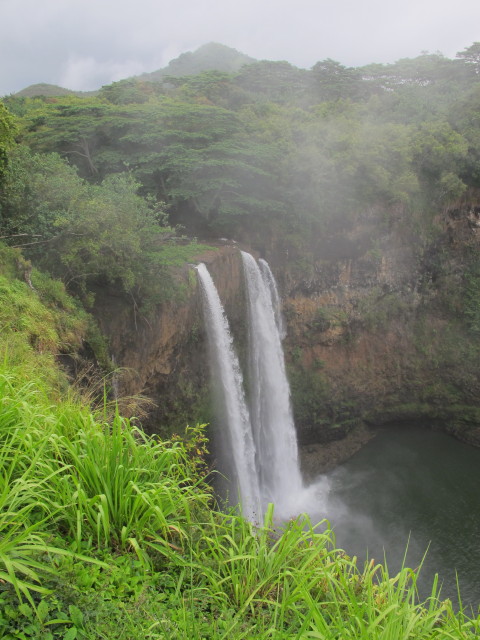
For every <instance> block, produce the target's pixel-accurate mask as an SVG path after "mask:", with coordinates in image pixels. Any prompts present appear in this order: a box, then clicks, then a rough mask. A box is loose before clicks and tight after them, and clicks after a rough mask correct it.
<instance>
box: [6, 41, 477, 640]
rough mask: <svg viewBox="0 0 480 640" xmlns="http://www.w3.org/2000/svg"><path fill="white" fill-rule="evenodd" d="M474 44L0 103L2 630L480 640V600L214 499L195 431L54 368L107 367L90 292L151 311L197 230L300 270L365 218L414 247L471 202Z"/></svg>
mask: <svg viewBox="0 0 480 640" xmlns="http://www.w3.org/2000/svg"><path fill="white" fill-rule="evenodd" d="M479 47H480V45H479V43H474V44H473V45H472V46H471V47H469V48H468V49H466V50H465V51H464V52H461V53H460V54H459V55H458V57H457V59H455V60H449V59H447V58H444V57H443V56H441V55H439V54H425V55H422V56H419V57H418V58H415V59H413V60H400V61H398V62H397V63H395V64H392V65H369V66H368V67H363V68H347V67H344V66H343V65H341V64H339V63H338V62H335V61H333V60H330V59H328V60H324V61H320V62H318V63H317V64H316V65H315V66H314V67H313V68H312V69H311V70H308V71H307V70H300V69H297V68H295V67H293V66H292V65H290V64H288V63H285V62H253V63H251V64H247V65H245V66H241V67H240V68H239V69H238V70H237V71H235V72H231V71H230V70H227V71H225V70H221V69H220V70H207V71H202V72H201V73H199V74H198V75H181V73H180V71H181V70H180V71H179V67H178V65H180V62H179V63H178V65H177V67H176V69H177V70H176V74H177V76H176V77H173V76H169V77H168V78H165V79H162V80H161V81H159V82H157V81H152V79H151V78H150V79H145V78H133V79H129V80H125V81H121V82H118V83H113V84H112V85H109V86H107V87H103V88H102V90H101V91H100V92H99V94H98V95H97V96H83V97H79V96H75V95H64V96H49V97H25V96H9V97H8V98H5V100H4V103H0V236H1V237H0V240H1V241H2V242H3V243H4V245H2V246H1V248H0V298H1V304H0V327H1V331H0V355H1V357H0V387H1V390H0V470H1V473H0V506H1V509H0V638H6V639H9V640H11V639H13V638H19V639H29V638H32V639H33V638H35V639H43V640H52V639H54V638H63V639H64V640H74V639H75V638H87V639H90V638H91V639H93V638H109V639H110V638H112V639H113V638H125V639H128V640H135V639H136V638H138V639H139V640H140V639H142V640H143V639H145V638H151V639H152V640H154V639H155V640H160V639H166V638H169V639H175V638H178V639H179V640H180V639H182V640H183V639H184V638H186V637H191V638H198V639H200V638H209V639H214V640H215V639H220V638H229V639H233V638H238V640H240V639H244V638H258V639H260V640H261V639H264V640H267V639H272V640H273V639H280V638H282V639H283V638H292V639H294V638H296V639H298V640H300V639H304V638H326V639H332V640H333V639H340V638H341V639H342V640H346V639H348V638H352V639H353V638H355V639H357V638H365V639H367V638H368V639H369V640H371V639H375V638H378V639H385V640H386V639H387V638H392V639H393V638H394V639H395V640H397V639H400V638H405V639H406V638H416V639H417V638H419V639H420V638H438V639H447V638H459V639H460V638H467V639H468V638H475V637H478V635H479V632H480V618H478V617H475V616H476V615H477V616H478V612H477V614H475V612H470V614H469V613H467V612H465V611H462V610H460V612H458V611H457V612H455V611H454V610H453V607H452V605H451V603H450V602H449V601H442V599H441V594H439V592H438V589H437V584H434V585H433V587H432V593H431V596H429V597H427V598H425V597H423V599H421V598H420V596H419V594H418V592H417V588H416V581H417V577H418V572H417V571H413V570H411V569H408V568H403V569H402V571H401V572H400V573H399V574H398V575H396V576H390V575H389V574H388V570H387V568H386V567H385V566H383V565H377V564H375V563H374V562H373V561H372V562H371V563H370V564H368V565H366V566H365V567H359V566H358V565H357V563H356V561H355V559H354V558H349V556H348V550H347V552H343V551H341V550H338V549H336V547H335V541H334V537H333V534H332V532H331V531H330V529H329V527H328V523H326V522H323V523H321V524H320V525H319V526H318V527H315V528H314V527H312V525H311V523H309V522H308V520H306V519H302V518H300V519H299V520H296V521H291V522H289V523H287V524H286V525H285V526H284V527H282V526H281V525H280V524H279V523H276V522H275V521H274V516H273V514H272V512H271V511H269V512H268V513H267V515H266V518H265V522H264V523H263V524H261V523H257V524H255V525H254V524H251V523H248V522H246V521H244V520H243V519H242V518H241V516H240V515H238V514H235V513H226V514H225V513H221V512H220V511H219V510H218V509H217V506H216V504H215V500H214V497H213V496H212V492H211V489H210V488H209V486H208V484H207V480H210V479H211V478H209V477H208V475H207V470H206V467H205V464H204V462H203V461H204V459H205V455H206V446H207V443H206V440H205V436H204V433H203V429H202V427H195V428H192V429H188V430H187V434H186V437H185V438H183V439H179V438H173V439H172V440H170V441H161V440H159V439H158V438H156V437H147V436H146V435H144V434H143V433H142V431H141V430H140V429H139V428H138V426H137V424H136V421H135V420H133V421H132V422H129V421H128V420H126V419H123V418H122V417H121V416H120V415H118V411H116V409H115V406H113V407H112V406H111V404H110V403H109V401H108V393H107V392H105V396H103V395H102V393H100V398H99V397H98V393H94V392H93V391H92V389H91V388H90V389H88V388H87V389H80V388H79V385H78V384H76V385H75V384H72V381H69V380H68V378H67V375H66V373H65V372H64V371H62V370H61V369H60V367H59V364H58V362H59V360H60V359H61V357H65V358H66V359H71V360H74V359H75V358H77V357H79V356H78V354H79V353H80V352H81V351H82V349H86V347H87V346H88V347H89V349H90V350H91V351H93V352H95V356H96V360H97V361H99V362H101V363H103V364H104V367H105V369H107V368H108V358H107V357H106V349H105V345H104V344H103V342H102V339H101V337H100V336H99V334H98V330H96V328H95V323H94V322H93V320H92V318H91V317H90V316H89V315H88V313H87V311H86V310H88V309H91V307H92V304H93V298H94V293H95V292H96V291H98V290H99V288H100V289H101V288H104V289H105V288H109V289H110V290H112V289H113V290H115V291H116V292H117V293H118V295H120V296H122V297H123V298H124V300H125V301H126V304H130V305H132V306H133V307H134V309H135V311H136V312H137V311H138V312H139V313H142V314H144V315H145V316H148V314H149V312H150V311H151V310H152V309H153V308H154V307H155V305H157V304H159V303H165V302H168V301H169V300H172V299H174V298H179V297H181V296H182V295H183V291H182V289H181V287H180V286H179V285H178V283H177V281H176V279H175V268H177V267H181V266H182V265H183V264H184V263H185V262H186V261H189V260H193V259H194V258H195V256H196V255H197V254H199V253H200V252H201V251H202V250H203V249H204V247H203V245H200V244H199V242H198V240H197V238H199V239H200V240H201V241H205V242H208V240H210V239H212V238H218V237H219V236H228V237H236V238H238V239H240V240H246V241H248V242H249V244H250V245H252V246H256V247H258V248H259V249H260V250H261V249H262V248H264V247H265V246H266V245H267V243H269V242H277V244H278V246H280V247H283V248H286V249H288V251H290V256H291V259H292V260H294V261H295V265H296V268H297V270H298V273H299V274H300V275H301V276H305V279H306V277H307V276H308V275H309V273H310V272H311V270H312V268H313V267H312V264H313V260H314V254H315V251H316V250H317V246H318V239H319V238H320V237H321V236H322V234H325V233H326V232H327V231H329V230H332V229H337V230H342V229H343V230H346V231H348V229H349V227H350V226H351V225H352V224H354V223H355V222H356V221H358V220H361V219H362V217H363V216H365V215H366V214H367V213H368V212H370V211H372V210H375V211H380V212H382V224H384V225H385V226H386V227H388V225H392V224H393V223H394V222H396V223H398V221H399V220H400V222H401V224H400V225H399V226H400V228H401V229H403V230H404V232H405V234H406V237H409V238H411V239H412V240H411V242H412V245H413V248H414V250H415V251H416V252H417V253H418V254H419V255H422V251H424V249H425V247H426V246H427V243H428V242H429V241H431V240H432V238H435V236H436V235H437V234H439V232H440V231H439V227H438V225H437V221H436V220H437V216H438V214H439V213H441V212H443V211H445V210H447V209H448V208H452V207H459V206H463V205H466V204H467V203H468V206H470V207H472V208H473V209H474V208H475V207H476V206H478V204H479V196H478V194H479V189H480V138H479V133H478V131H479V128H478V123H479V113H480V74H479V73H478V70H479V60H480V56H479V54H478V51H479ZM208 51H211V49H210V50H207V52H208ZM187 58H188V56H187ZM207 58H208V56H207ZM186 62H188V59H187V60H186ZM186 66H187V67H188V65H186ZM190 71H191V67H190ZM474 249H475V247H473V250H472V251H471V252H470V253H469V254H468V260H467V259H466V260H465V265H466V269H465V272H464V273H462V274H461V287H456V294H455V295H453V294H452V295H451V296H450V295H449V294H450V290H448V291H446V294H445V297H444V299H443V300H440V299H439V302H438V304H441V305H442V312H443V313H444V315H445V317H446V318H452V317H456V316H458V322H463V323H464V324H465V328H466V331H465V336H466V337H465V338H464V339H465V343H463V344H462V345H460V347H461V348H460V349H458V345H457V344H455V349H456V350H457V351H458V352H459V353H462V351H465V350H466V349H467V348H468V345H469V344H470V342H469V341H471V340H474V339H475V340H477V339H478V331H479V326H480V320H479V318H480V312H479V309H480V294H479V291H480V269H479V266H478V252H475V251H474ZM20 251H21V253H20ZM371 257H372V260H373V259H375V247H374V246H372V253H371ZM446 266H447V265H445V264H443V263H442V264H440V263H438V264H435V265H433V266H432V274H434V275H435V278H436V280H435V282H436V283H437V284H436V285H435V286H440V285H441V284H442V283H448V277H449V276H448V273H447V272H446ZM432 282H433V275H432ZM432 286H433V285H432ZM382 295H383V292H382ZM379 296H380V294H379ZM384 297H385V296H384ZM382 299H383V298H382ZM390 299H391V297H390V298H387V299H386V300H385V301H384V306H385V307H386V308H385V310H384V311H385V312H384V316H385V318H386V319H388V317H389V316H388V314H389V313H390V308H389V307H388V308H387V305H388V303H389V301H390ZM393 302H395V301H393ZM393 302H392V304H393ZM372 304H373V303H372ZM367 306H368V305H367ZM395 308H397V307H395ZM369 314H370V316H371V308H366V309H365V313H364V315H363V322H364V323H367V321H368V319H369ZM317 321H318V322H319V323H321V322H323V323H326V322H333V321H334V319H332V318H330V319H329V318H327V319H325V318H317ZM335 321H336V320H335ZM338 321H340V320H338ZM374 321H375V322H378V321H379V320H378V318H377V317H375V318H374V320H371V322H374ZM462 327H463V325H462ZM453 351H454V349H453V348H452V349H451V352H452V353H453ZM107 386H108V384H107ZM92 395H93V398H92Z"/></svg>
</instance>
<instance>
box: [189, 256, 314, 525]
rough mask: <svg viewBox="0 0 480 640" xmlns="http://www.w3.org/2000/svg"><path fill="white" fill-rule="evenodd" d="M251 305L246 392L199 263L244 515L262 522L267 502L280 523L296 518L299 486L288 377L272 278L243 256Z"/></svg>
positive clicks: (218, 390) (218, 304) (218, 386)
mask: <svg viewBox="0 0 480 640" xmlns="http://www.w3.org/2000/svg"><path fill="white" fill-rule="evenodd" d="M242 261H243V269H244V274H245V285H246V294H247V306H248V388H249V390H250V391H249V394H248V396H246V394H245V389H244V385H243V376H242V372H241V369H240V364H239V360H238V357H237V355H236V353H235V349H234V346H233V339H232V336H231V333H230V329H229V325H228V320H227V318H226V316H225V312H224V310H223V307H222V304H221V302H220V298H219V296H218V292H217V290H216V288H215V285H214V283H213V280H212V278H211V277H210V274H209V273H208V270H207V268H206V266H205V265H204V264H200V265H198V266H197V271H198V277H199V280H200V283H201V287H202V293H203V300H204V313H205V322H206V329H207V335H208V341H209V349H210V358H211V364H212V373H213V378H214V388H215V390H216V393H217V396H218V398H217V399H218V403H219V405H220V410H221V415H222V419H223V421H224V427H225V429H226V430H228V448H229V454H230V458H231V460H232V462H233V466H234V472H235V478H236V483H237V491H238V493H239V494H240V495H239V502H240V504H241V507H242V512H243V515H244V516H245V517H246V518H248V519H249V520H251V521H253V522H260V521H261V520H262V516H263V514H264V512H265V510H266V507H267V505H268V503H269V502H273V503H274V505H275V512H276V515H277V517H279V518H289V517H291V516H292V515H296V513H298V499H299V497H300V495H301V493H302V489H303V487H302V479H301V475H300V470H299V465H298V450H297V439H296V433H295V425H294V423H293V417H292V410H291V406H290V388H289V385H288V381H287V377H286V374H285V363H284V358H283V349H282V343H281V340H282V337H283V333H284V328H283V319H282V315H281V313H280V300H279V296H278V292H277V287H276V283H275V279H274V277H273V275H272V272H271V271H270V268H269V266H268V264H267V263H266V262H265V261H264V260H259V263H258V264H257V262H256V261H255V259H254V258H253V257H252V256H251V255H250V254H248V253H245V252H243V251H242Z"/></svg>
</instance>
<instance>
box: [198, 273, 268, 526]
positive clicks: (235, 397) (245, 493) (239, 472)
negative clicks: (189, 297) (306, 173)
mask: <svg viewBox="0 0 480 640" xmlns="http://www.w3.org/2000/svg"><path fill="white" fill-rule="evenodd" d="M196 269H197V272H198V277H199V280H200V283H201V286H202V292H203V299H204V305H203V307H204V314H205V324H206V329H207V335H208V342H209V348H210V355H211V362H212V364H213V375H214V379H215V386H216V387H217V390H218V396H219V400H220V402H221V404H222V409H223V414H224V416H225V422H226V427H227V428H228V436H229V440H230V449H231V453H232V457H233V461H234V464H235V471H236V477H237V482H238V490H239V492H240V502H241V505H242V512H243V515H244V516H245V517H246V518H248V519H249V520H252V521H259V520H260V519H261V515H262V514H261V511H262V510H261V499H260V490H259V485H258V474H257V470H256V464H255V444H254V439H253V435H252V426H251V422H250V416H249V412H248V408H247V404H246V401H245V396H244V391H243V379H242V374H241V371H240V365H239V362H238V358H237V356H236V353H235V350H234V348H233V340H232V336H231V334H230V329H229V326H228V321H227V318H226V316H225V313H224V311H223V307H222V304H221V302H220V298H219V296H218V293H217V289H216V287H215V285H214V283H213V280H212V278H211V276H210V274H209V273H208V270H207V268H206V266H205V265H204V264H199V265H198V266H197V267H196Z"/></svg>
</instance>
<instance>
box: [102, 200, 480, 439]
mask: <svg viewBox="0 0 480 640" xmlns="http://www.w3.org/2000/svg"><path fill="white" fill-rule="evenodd" d="M435 224H436V227H437V232H435V234H432V236H431V239H430V240H423V241H420V240H419V237H417V236H415V235H413V234H409V233H408V232H407V231H406V230H405V228H404V226H403V224H402V215H401V212H397V215H396V216H393V218H392V216H390V219H389V221H388V222H386V221H385V219H384V216H383V214H382V212H375V211H372V212H370V213H369V214H368V215H365V216H364V217H363V218H362V219H359V220H358V222H357V223H356V224H355V226H353V227H351V228H347V229H346V228H338V229H336V230H331V231H328V230H327V231H326V233H325V234H323V235H322V237H319V238H312V239H311V242H310V245H309V246H308V247H305V246H303V247H301V248H299V247H298V244H295V243H292V242H290V241H289V239H288V238H277V239H276V240H272V241H269V243H268V245H265V243H264V244H263V245H262V246H261V245H260V243H259V242H258V241H256V242H255V240H254V241H253V242H254V249H255V248H258V249H259V250H261V253H262V254H263V255H264V256H265V257H266V259H267V260H268V261H269V263H270V265H271V266H272V270H273V272H274V274H275V276H276V277H277V279H278V281H279V285H280V292H281V294H282V297H283V299H284V313H285V316H286V320H287V325H288V334H287V338H286V340H285V351H286V360H287V366H288V371H289V376H290V381H291V387H292V399H293V404H294V413H295V420H296V425H297V430H298V434H299V439H300V442H301V443H303V444H305V445H308V446H310V445H311V444H312V443H318V442H321V443H331V442H335V441H340V440H342V439H343V438H345V437H347V436H348V437H349V438H351V437H352V434H357V436H358V434H360V433H362V429H363V428H364V426H365V424H367V425H375V426H378V425H382V424H387V423H389V422H409V423H412V422H417V423H422V424H425V425H428V426H431V427H437V428H444V429H447V430H449V431H450V432H452V433H454V434H456V435H457V436H458V437H461V438H462V439H463V440H465V441H468V442H470V443H472V444H480V410H479V401H478V398H479V397H480V383H479V379H480V369H479V364H478V363H479V358H478V356H479V352H478V347H477V342H478V339H477V337H478V334H475V333H474V332H473V331H472V328H471V327H470V326H469V323H468V313H467V310H466V308H465V300H466V299H467V298H468V295H467V294H468V291H467V289H466V287H467V280H468V279H467V278H466V274H467V273H471V274H475V273H476V271H475V269H476V266H475V265H476V264H477V263H478V249H479V246H478V245H479V239H480V228H479V222H478V212H477V211H476V210H474V209H471V208H470V209H463V210H462V209H459V210H457V211H450V212H447V213H446V214H445V216H444V217H443V218H442V219H438V220H437V221H435ZM438 229H441V231H438ZM249 250H250V251H251V250H252V249H251V248H250V249H249ZM198 260H199V261H203V262H205V263H207V266H208V268H209V271H210V273H211V275H212V277H213V279H214V281H215V284H216V286H217V288H218V290H219V294H220V297H221V299H222V302H223V304H224V306H225V308H226V312H227V315H228V317H229V320H230V324H231V326H232V329H233V332H234V334H235V338H236V343H237V344H238V345H240V351H241V350H242V349H241V346H242V344H244V341H245V338H246V327H245V320H244V318H245V313H244V311H245V310H244V293H243V276H242V265H241V259H240V255H239V250H238V248H237V247H236V246H223V247H219V248H218V249H216V250H214V251H211V252H207V253H206V254H204V255H201V256H198ZM476 261H477V262H476ZM479 274H480V271H479ZM177 277H178V279H179V282H180V283H181V284H182V286H181V289H182V290H183V293H182V295H179V296H178V298H177V299H176V300H173V301H171V302H169V303H168V304H164V305H161V306H159V307H158V308H157V309H156V310H155V312H154V313H153V314H152V315H151V316H150V317H148V318H144V317H142V316H141V315H139V314H138V313H136V312H135V310H134V309H133V307H132V305H131V304H128V302H127V301H125V300H120V299H119V298H115V297H114V296H113V295H109V296H106V297H103V298H102V300H101V302H98V303H97V317H98V318H99V320H100V323H101V326H102V329H103V330H104V332H105V333H106V334H107V336H109V337H110V339H111V351H112V355H113V356H114V357H115V360H116V362H117V364H118V365H119V366H120V367H123V368H124V369H125V371H124V373H123V374H122V375H121V377H120V390H119V391H120V396H126V395H127V396H128V395H139V394H142V395H144V396H147V397H148V398H150V399H151V401H152V402H153V405H152V406H150V407H147V417H146V418H145V420H144V421H143V422H144V424H145V425H146V426H147V428H148V429H150V430H153V431H157V432H160V433H165V434H166V433H168V432H170V431H171V430H177V431H180V430H182V428H184V426H185V425H186V424H188V423H196V422H199V421H210V420H211V417H212V416H211V410H210V403H209V370H208V358H207V349H206V335H205V331H204V327H203V314H202V307H201V298H200V291H199V287H198V284H197V279H196V275H195V272H194V270H193V268H185V270H184V271H183V272H182V273H181V274H178V276H177ZM479 291H480V288H479ZM357 436H356V438H357V442H358V443H361V441H362V437H360V438H358V437H357Z"/></svg>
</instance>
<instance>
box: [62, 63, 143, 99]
mask: <svg viewBox="0 0 480 640" xmlns="http://www.w3.org/2000/svg"><path fill="white" fill-rule="evenodd" d="M142 71H143V65H142V63H140V62H138V61H135V60H126V61H124V62H116V61H113V60H106V61H102V62H99V61H98V60H96V59H95V58H94V57H93V56H86V57H78V56H76V55H72V56H69V58H68V59H67V60H66V62H65V63H64V66H63V69H62V70H61V73H60V76H59V78H58V81H56V82H55V83H54V84H59V85H60V86H61V87H73V88H75V89H76V90H77V91H88V90H92V89H98V88H99V87H101V86H102V85H104V84H108V83H110V82H115V81H116V80H121V79H123V78H128V77H130V76H133V75H138V74H140V73H142Z"/></svg>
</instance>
